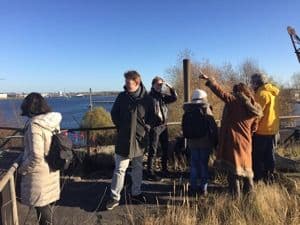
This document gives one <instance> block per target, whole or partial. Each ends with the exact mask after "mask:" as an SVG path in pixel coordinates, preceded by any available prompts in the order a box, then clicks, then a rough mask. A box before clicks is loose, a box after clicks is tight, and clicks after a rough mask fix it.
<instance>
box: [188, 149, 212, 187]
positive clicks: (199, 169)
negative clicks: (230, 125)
mask: <svg viewBox="0 0 300 225" xmlns="http://www.w3.org/2000/svg"><path fill="white" fill-rule="evenodd" d="M210 152H211V149H209V148H192V149H191V168H190V182H191V189H192V190H197V189H198V188H197V180H198V179H200V180H201V182H200V190H201V191H205V192H206V191H207V183H208V159H209V155H210Z"/></svg>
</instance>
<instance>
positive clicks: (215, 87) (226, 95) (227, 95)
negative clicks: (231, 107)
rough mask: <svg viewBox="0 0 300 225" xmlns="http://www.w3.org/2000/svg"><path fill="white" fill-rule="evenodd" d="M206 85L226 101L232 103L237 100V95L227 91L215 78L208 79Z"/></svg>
mask: <svg viewBox="0 0 300 225" xmlns="http://www.w3.org/2000/svg"><path fill="white" fill-rule="evenodd" d="M206 86H208V87H209V88H210V89H211V91H212V92H213V93H214V94H215V95H216V96H218V97H219V98H220V99H221V100H223V101H224V102H225V103H230V102H232V101H234V100H235V97H234V96H233V95H232V94H230V93H227V92H226V91H225V90H224V89H223V88H222V87H221V85H219V84H218V83H217V82H216V81H215V80H208V81H207V82H206Z"/></svg>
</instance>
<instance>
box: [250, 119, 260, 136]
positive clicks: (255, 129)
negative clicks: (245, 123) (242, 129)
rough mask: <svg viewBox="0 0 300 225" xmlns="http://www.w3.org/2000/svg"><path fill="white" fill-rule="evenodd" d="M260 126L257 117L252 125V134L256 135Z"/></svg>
mask: <svg viewBox="0 0 300 225" xmlns="http://www.w3.org/2000/svg"><path fill="white" fill-rule="evenodd" d="M258 125H259V118H258V117H257V118H256V119H255V120H254V121H253V123H252V125H251V132H252V134H253V133H255V132H256V131H257V129H258Z"/></svg>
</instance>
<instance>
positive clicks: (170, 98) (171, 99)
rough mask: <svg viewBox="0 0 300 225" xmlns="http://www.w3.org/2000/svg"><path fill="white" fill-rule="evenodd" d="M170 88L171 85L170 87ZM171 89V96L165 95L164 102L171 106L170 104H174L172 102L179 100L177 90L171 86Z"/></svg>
mask: <svg viewBox="0 0 300 225" xmlns="http://www.w3.org/2000/svg"><path fill="white" fill-rule="evenodd" d="M168 86H169V85H168ZM169 88H170V93H171V95H165V96H163V101H164V102H165V103H166V104H169V103H172V102H175V101H176V100H177V93H176V90H175V89H174V88H173V87H171V86H169Z"/></svg>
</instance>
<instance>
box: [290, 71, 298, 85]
mask: <svg viewBox="0 0 300 225" xmlns="http://www.w3.org/2000/svg"><path fill="white" fill-rule="evenodd" d="M291 88H293V89H300V72H298V73H294V74H293V76H292V77H291Z"/></svg>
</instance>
